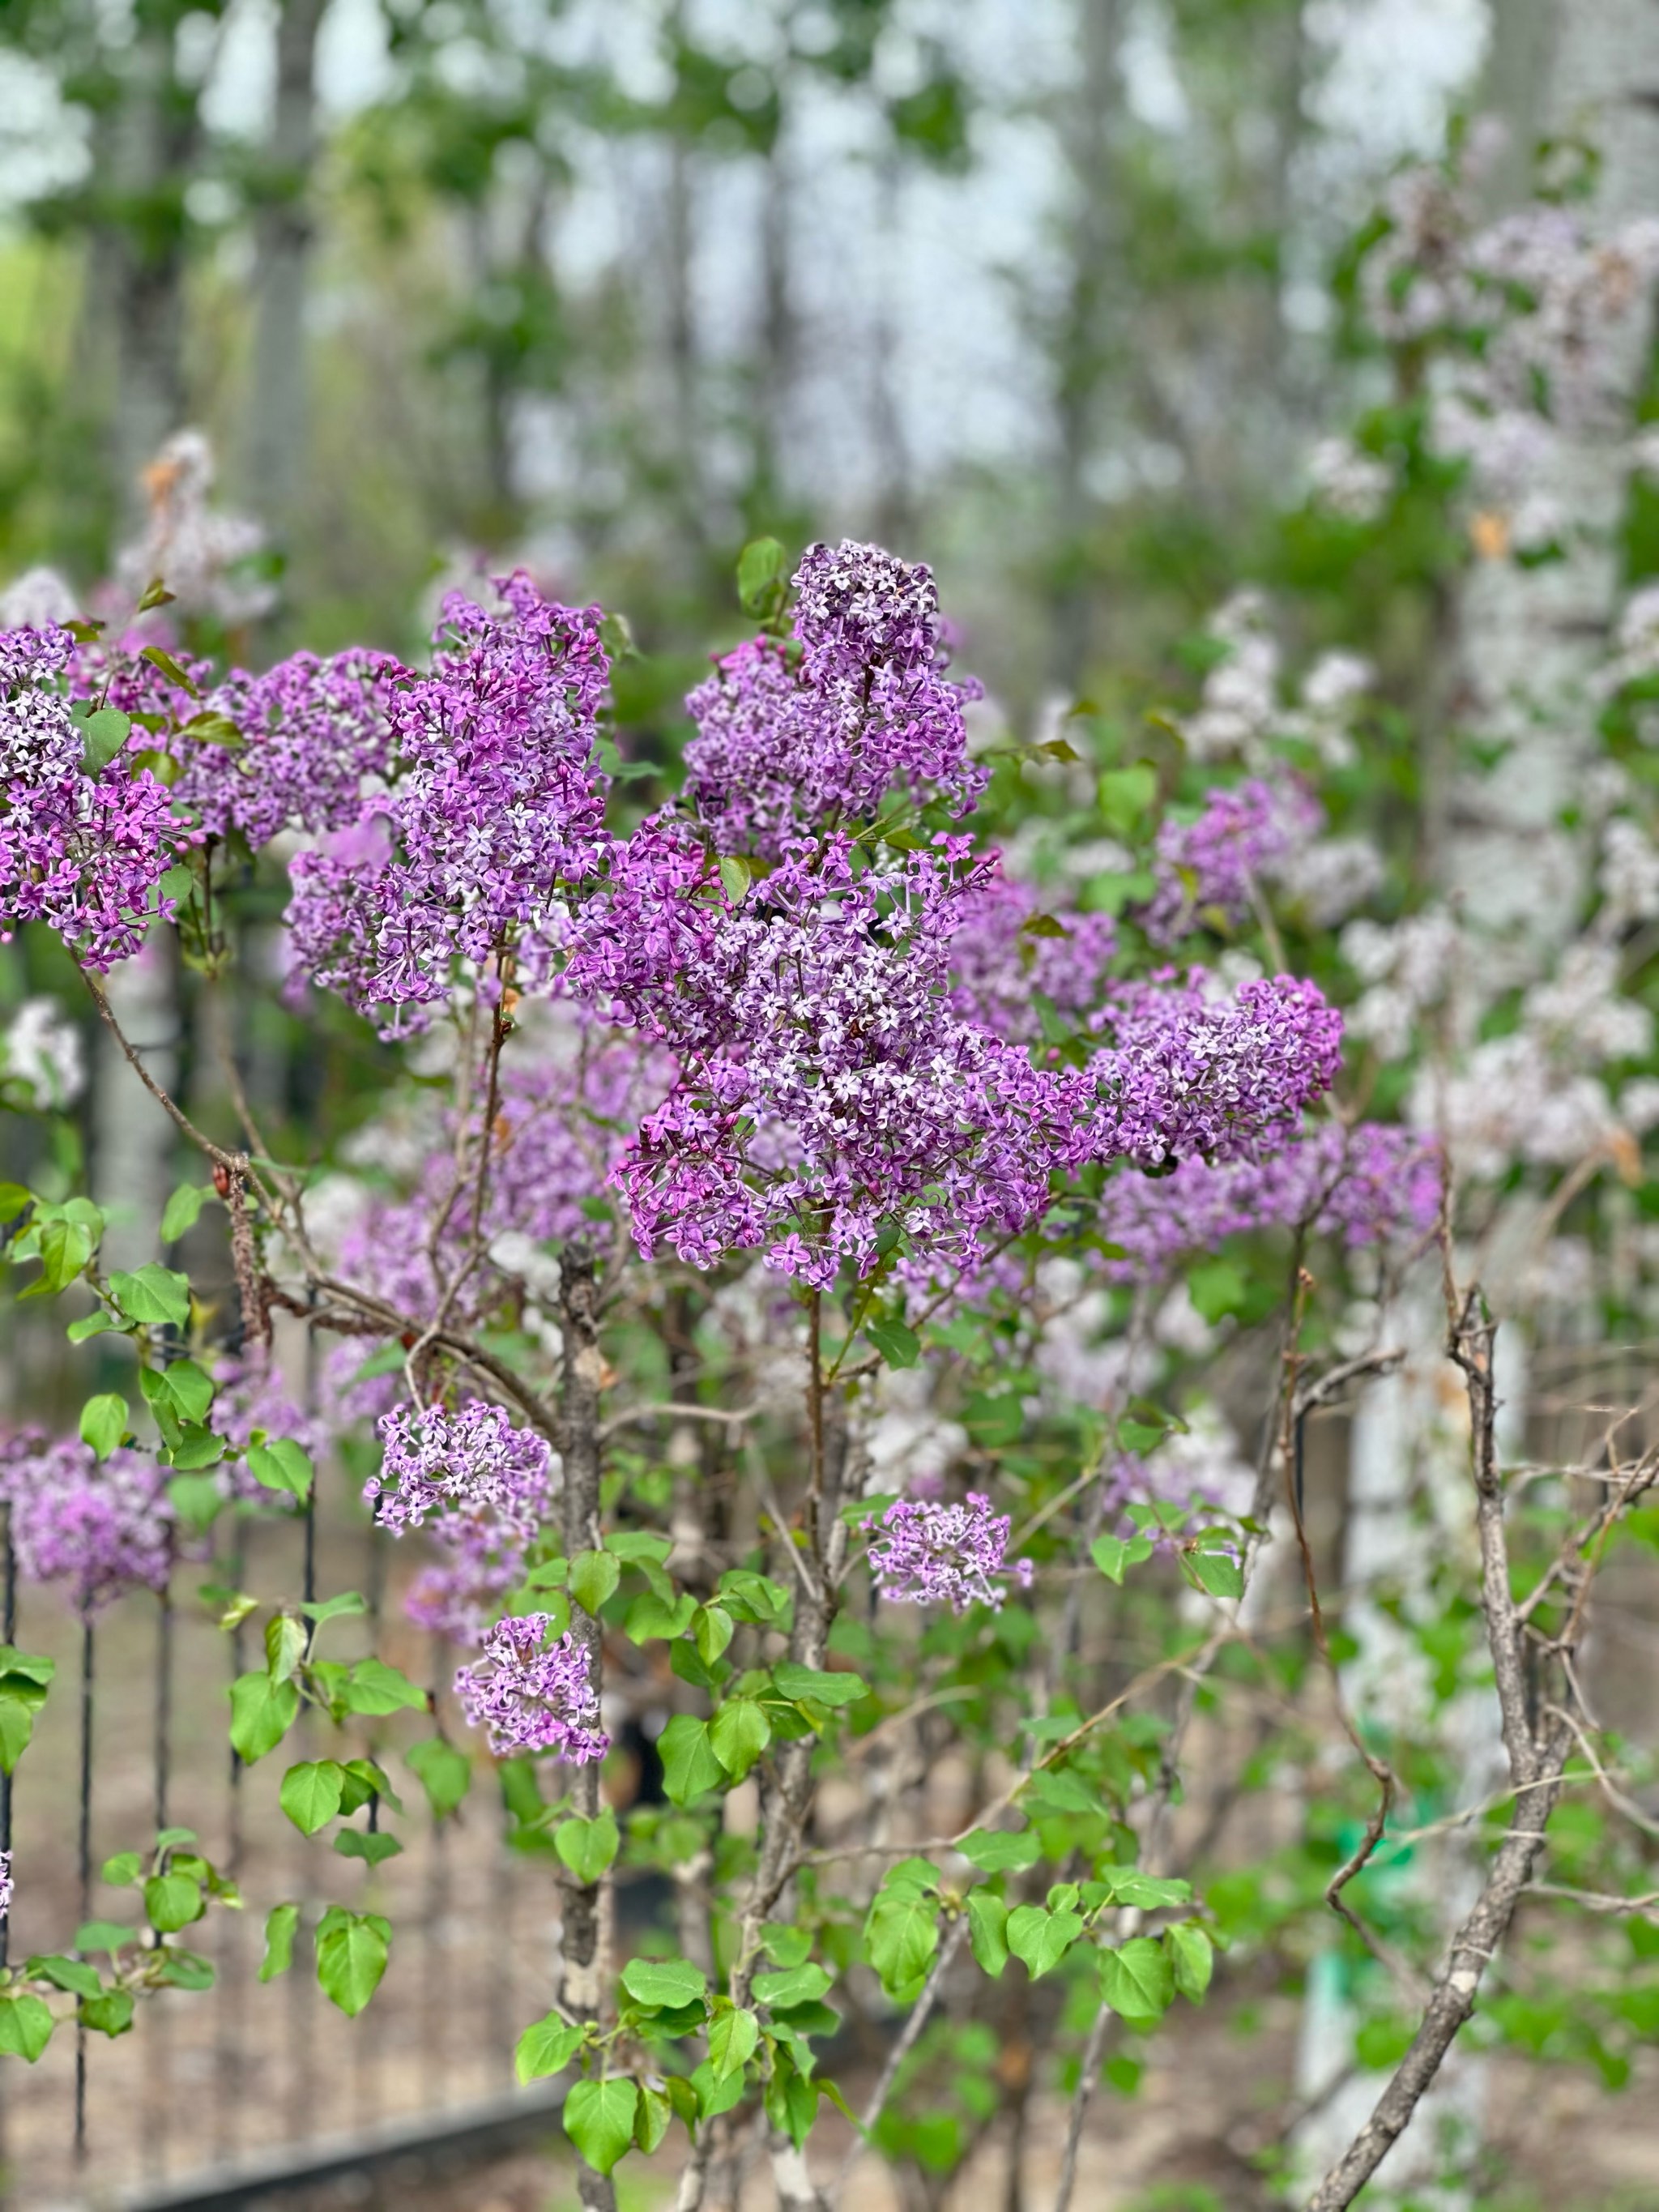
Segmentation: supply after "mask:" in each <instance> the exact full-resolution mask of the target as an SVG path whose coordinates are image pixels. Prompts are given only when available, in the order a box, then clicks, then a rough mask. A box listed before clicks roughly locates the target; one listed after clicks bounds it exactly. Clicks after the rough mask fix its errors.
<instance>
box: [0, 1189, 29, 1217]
mask: <svg viewBox="0 0 1659 2212" xmlns="http://www.w3.org/2000/svg"><path fill="white" fill-rule="evenodd" d="M33 1203H34V1197H33V1193H32V1192H31V1191H28V1190H26V1189H25V1188H24V1187H23V1185H22V1184H21V1182H0V1225H3V1224H6V1223H9V1222H13V1221H15V1220H16V1218H17V1217H18V1215H19V1214H20V1213H21V1212H22V1211H23V1209H24V1208H25V1206H33Z"/></svg>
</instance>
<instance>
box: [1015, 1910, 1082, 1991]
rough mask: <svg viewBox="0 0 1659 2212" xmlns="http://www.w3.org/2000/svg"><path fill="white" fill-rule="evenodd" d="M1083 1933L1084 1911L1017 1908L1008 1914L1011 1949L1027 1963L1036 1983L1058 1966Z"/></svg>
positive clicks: (1016, 1956)
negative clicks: (1082, 1912)
mask: <svg viewBox="0 0 1659 2212" xmlns="http://www.w3.org/2000/svg"><path fill="white" fill-rule="evenodd" d="M1082 1933H1083V1915H1082V1914H1081V1913H1080V1912H1071V1911H1063V1912H1049V1911H1046V1910H1045V1909H1044V1907H1043V1906H1042V1905H1016V1906H1015V1907H1014V1909H1013V1911H1012V1912H1011V1913H1010V1914H1009V1915H1008V1925H1007V1940H1008V1948H1009V1949H1010V1950H1011V1951H1012V1953H1013V1954H1014V1956H1015V1958H1017V1959H1019V1960H1023V1961H1024V1965H1025V1966H1026V1967H1027V1969H1028V1970H1029V1972H1030V1976H1031V1978H1032V1980H1033V1981H1036V1979H1037V1978H1039V1977H1040V1976H1041V1975H1043V1974H1046V1973H1048V1972H1051V1971H1052V1970H1053V1969H1054V1967H1055V1966H1058V1965H1059V1964H1060V1960H1062V1959H1063V1958H1064V1957H1065V1956H1066V1953H1067V1952H1068V1951H1069V1950H1070V1949H1071V1948H1072V1946H1073V1943H1074V1942H1076V1941H1077V1939H1078V1937H1079V1936H1080V1935H1081V1934H1082Z"/></svg>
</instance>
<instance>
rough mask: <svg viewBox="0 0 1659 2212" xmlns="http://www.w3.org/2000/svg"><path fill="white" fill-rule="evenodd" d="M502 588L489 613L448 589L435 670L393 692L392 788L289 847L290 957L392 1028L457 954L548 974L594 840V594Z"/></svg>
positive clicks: (599, 822) (433, 995)
mask: <svg viewBox="0 0 1659 2212" xmlns="http://www.w3.org/2000/svg"><path fill="white" fill-rule="evenodd" d="M499 589H500V591H501V597H502V599H503V600H504V602H505V605H506V612H505V613H504V614H501V615H490V614H487V613H486V612H485V611H484V610H483V608H481V607H478V606H476V605H473V604H472V602H471V600H469V599H465V597H464V596H462V595H461V594H460V593H459V592H453V593H452V594H451V595H450V597H449V598H448V599H446V601H445V602H444V625H443V627H442V628H441V629H440V631H439V633H438V636H437V639H436V640H435V647H436V649H435V653H434V656H433V665H432V672H431V674H430V675H429V676H426V677H422V678H416V679H413V680H411V681H410V683H409V684H407V685H405V686H398V685H396V684H394V685H393V686H392V690H391V692H390V695H389V698H388V702H387V703H388V713H389V716H390V720H391V726H392V744H393V755H394V758H393V767H394V780H393V782H392V787H391V789H390V790H389V791H388V792H386V793H383V794H371V795H369V796H368V797H367V798H365V799H363V801H362V806H361V810H360V811H359V814H358V817H357V819H356V822H355V823H351V824H349V826H348V827H347V829H345V831H344V832H343V834H344V836H346V838H347V840H348V843H347V846H346V847H345V848H344V849H336V850H332V851H330V850H326V849H325V848H322V847H320V846H319V847H315V848H311V849H309V850H307V851H306V852H303V853H301V854H297V855H296V856H295V860H294V863H293V867H292V874H293V877H294V884H295V891H294V899H293V902H292V904H291V905H290V907H289V915H288V921H289V938H290V947H291V952H292V957H293V960H294V964H295V969H297V971H298V972H300V973H301V974H303V975H307V976H308V977H309V978H310V980H311V981H313V982H315V983H318V984H320V985H322V986H324V987H326V988H328V989H331V990H334V991H337V992H338V993H339V994H341V996H342V997H343V998H345V999H346V1000H348V1001H349V1003H350V1004H352V1005H353V1006H357V1007H359V1008H360V1009H362V1010H365V1011H367V1010H368V1009H370V1008H375V1009H380V1010H381V1012H383V1014H384V1016H385V1021H386V1033H387V1034H388V1035H394V1034H398V1033H401V1032H404V1031H407V1030H411V1029H417V1028H419V1027H420V1026H421V1025H422V1022H423V1021H424V1020H425V1018H427V1017H426V1012H425V1010H426V1009H428V1008H429V1007H430V1006H433V1005H435V1003H437V1002H438V1001H440V1000H442V999H443V998H444V997H445V996H446V995H447V993H448V991H449V989H450V987H451V983H452V981H453V969H454V965H455V963H456V962H457V961H458V960H465V961H468V962H470V963H472V964H473V965H474V966H475V967H477V968H478V969H483V968H484V967H485V966H486V964H487V963H489V962H490V961H491V960H492V959H499V958H500V957H503V956H505V955H507V954H509V953H510V954H511V955H512V957H513V960H514V962H515V963H516V970H517V973H518V975H519V977H520V980H521V981H525V982H527V983H529V984H531V985H532V986H534V985H538V984H539V983H542V982H544V981H546V980H547V978H548V976H549V975H550V971H551V964H552V960H553V957H554V949H555V947H556V943H557V941H558V939H559V936H560V934H561V930H562V904H561V889H562V886H563V885H565V884H568V883H569V882H570V881H571V880H572V879H573V878H580V877H584V876H586V875H588V874H590V873H592V871H593V870H594V869H595V868H596V866H598V863H599V857H600V853H601V849H602V843H603V837H604V814H605V784H604V778H603V777H602V776H601V775H600V774H599V769H598V766H597V763H596V760H595V754H594V741H595V737H596V733H597V716H598V714H599V704H600V701H601V698H602V696H603V694H604V690H605V682H606V678H607V675H608V672H609V663H608V661H607V659H606V656H605V647H604V646H603V644H602V643H601V641H600V636H599V626H600V621H601V616H600V612H599V609H598V608H597V607H588V608H586V609H584V610H581V611H576V610H573V609H571V608H568V607H561V606H555V605H551V604H550V602H548V601H546V600H544V599H543V598H542V597H541V595H540V593H539V592H538V591H537V589H536V586H534V584H533V583H532V581H531V580H530V578H529V577H528V576H526V575H525V574H522V572H520V574H515V575H513V576H510V577H508V578H507V579H506V580H504V581H503V582H502V583H501V586H499ZM325 720H326V718H325Z"/></svg>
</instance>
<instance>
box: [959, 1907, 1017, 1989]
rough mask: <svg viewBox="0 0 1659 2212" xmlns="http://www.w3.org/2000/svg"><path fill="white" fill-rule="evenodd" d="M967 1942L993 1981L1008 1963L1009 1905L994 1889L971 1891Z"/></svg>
mask: <svg viewBox="0 0 1659 2212" xmlns="http://www.w3.org/2000/svg"><path fill="white" fill-rule="evenodd" d="M968 1942H969V1946H970V1947H971V1948H972V1950H973V1954H974V1956H975V1959H976V1960H978V1961H979V1964H980V1966H981V1968H982V1969H983V1970H984V1972H986V1973H987V1974H989V1975H990V1977H991V1978H992V1979H993V1981H994V1980H995V1979H996V1978H997V1977H998V1976H999V1975H1000V1973H1001V1972H1002V1970H1003V1968H1004V1967H1005V1966H1006V1965H1007V1963H1008V1908H1007V1906H1006V1905H1005V1904H1004V1903H1003V1901H1002V1899H1000V1897H999V1896H998V1895H997V1894H996V1893H995V1891H994V1890H989V1889H970V1890H969V1893H968Z"/></svg>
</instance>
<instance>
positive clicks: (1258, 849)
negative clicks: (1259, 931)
mask: <svg viewBox="0 0 1659 2212" xmlns="http://www.w3.org/2000/svg"><path fill="white" fill-rule="evenodd" d="M1323 826H1324V811H1323V810H1322V807H1321V806H1320V805H1319V804H1318V802H1317V801H1316V799H1314V798H1313V796H1312V794H1311V793H1310V792H1308V791H1307V790H1306V789H1305V787H1304V786H1303V785H1302V784H1300V783H1299V782H1297V781H1295V780H1293V779H1290V780H1287V781H1286V782H1285V784H1284V785H1283V786H1282V787H1281V788H1280V789H1279V791H1277V792H1275V791H1272V790H1269V788H1268V787H1267V785H1266V784H1265V783H1263V782H1261V781H1259V780H1258V779H1257V778H1255V777H1252V778H1251V780H1250V781H1249V782H1247V783H1241V784H1238V785H1237V786H1235V787H1232V788H1231V789H1227V788H1218V789H1216V790H1213V791H1209V792H1206V793H1205V795H1204V805H1203V809H1202V811H1201V812H1200V814H1199V816H1198V817H1197V818H1196V820H1194V821H1192V822H1178V821H1176V820H1174V819H1173V818H1170V819H1167V820H1165V821H1164V823H1163V824H1162V826H1161V827H1160V828H1159V830H1158V853H1157V862H1156V871H1155V872H1156V876H1157V881H1158V888H1157V890H1156V891H1155V892H1154V894H1153V896H1152V900H1151V901H1150V902H1149V903H1148V904H1147V905H1146V907H1144V908H1141V909H1140V911H1139V913H1138V914H1137V915H1136V917H1135V918H1136V920H1137V921H1139V923H1140V926H1141V927H1142V928H1143V929H1144V930H1145V931H1146V934H1147V936H1148V937H1150V938H1151V939H1152V942H1153V944H1154V945H1173V944H1175V943H1176V940H1177V939H1180V938H1182V937H1185V936H1188V934H1189V933H1191V932H1192V931H1193V930H1194V929H1195V928H1198V927H1206V926H1211V925H1212V924H1218V925H1219V927H1221V928H1222V929H1224V930H1233V929H1237V927H1238V926H1239V925H1240V923H1241V922H1243V921H1245V920H1246V919H1247V918H1248V916H1249V914H1250V911H1251V908H1252V906H1253V903H1254V896H1255V891H1256V890H1257V887H1259V886H1260V885H1261V884H1263V883H1265V882H1266V881H1267V880H1268V879H1269V878H1272V877H1273V876H1274V875H1276V874H1277V873H1278V872H1279V871H1280V869H1281V868H1282V867H1283V866H1284V864H1285V861H1286V860H1288V859H1289V858H1290V856H1291V854H1293V853H1294V852H1296V851H1297V849H1298V848H1300V847H1302V846H1303V845H1304V844H1306V842H1308V841H1309V840H1310V838H1313V837H1315V836H1317V835H1318V833H1319V831H1320V829H1322V827H1323Z"/></svg>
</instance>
